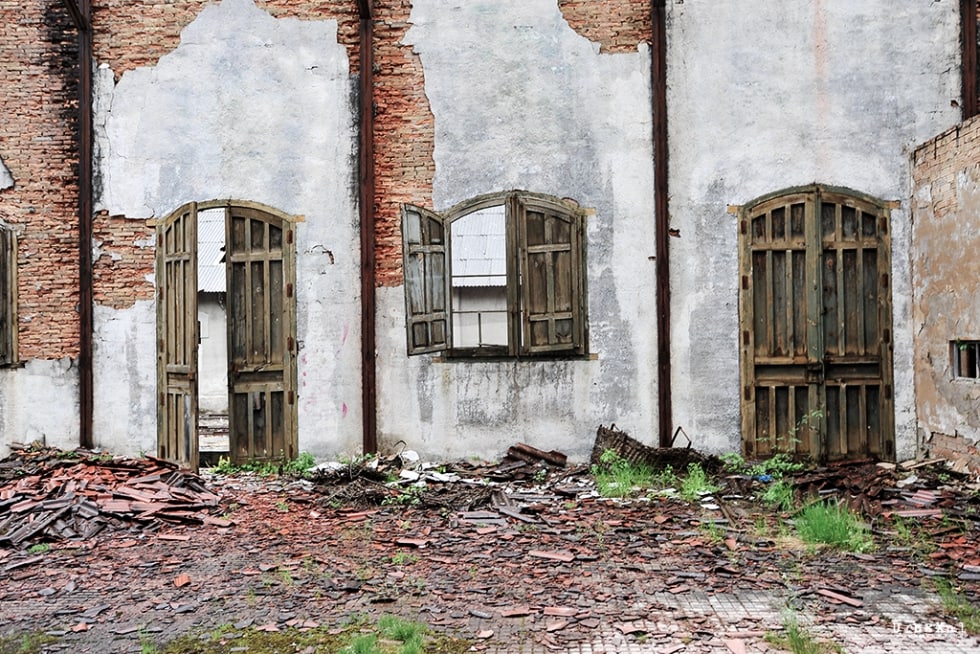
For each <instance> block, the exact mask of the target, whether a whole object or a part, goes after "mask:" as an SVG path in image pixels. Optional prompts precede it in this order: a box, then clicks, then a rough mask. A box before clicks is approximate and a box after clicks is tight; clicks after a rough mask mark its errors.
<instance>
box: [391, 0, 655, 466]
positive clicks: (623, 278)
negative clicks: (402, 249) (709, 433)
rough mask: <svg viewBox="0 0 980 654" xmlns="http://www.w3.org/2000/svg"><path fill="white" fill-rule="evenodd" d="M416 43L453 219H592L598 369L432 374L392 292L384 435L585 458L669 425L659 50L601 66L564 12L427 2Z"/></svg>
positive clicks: (636, 50)
mask: <svg viewBox="0 0 980 654" xmlns="http://www.w3.org/2000/svg"><path fill="white" fill-rule="evenodd" d="M409 23H410V24H411V26H410V27H409V29H408V31H407V33H406V34H405V36H404V42H405V43H406V44H408V45H410V46H411V47H412V50H413V52H414V53H415V54H416V55H417V57H418V59H419V61H420V62H421V67H422V72H423V74H424V93H425V97H426V98H427V99H428V104H429V107H430V108H431V111H432V115H433V117H434V133H435V140H434V149H433V155H432V156H433V159H434V162H435V168H434V176H433V181H432V198H431V201H427V199H426V198H424V197H417V198H412V199H411V201H413V202H416V203H419V204H424V205H425V206H429V207H430V208H433V209H436V210H442V209H445V208H447V207H449V206H452V205H453V204H455V203H457V202H460V201H462V200H465V199H468V198H471V197H474V196H476V195H480V194H484V193H490V192H496V191H504V190H508V189H513V188H520V189H527V190H531V191H537V192H541V193H548V194H552V195H556V196H559V197H569V198H573V199H575V200H577V201H578V202H579V203H580V204H581V205H582V206H584V207H589V208H591V209H594V212H595V214H594V215H593V216H590V217H589V219H588V254H587V260H588V271H589V272H588V293H589V315H590V328H591V345H590V349H591V352H593V353H594V354H595V357H594V358H593V359H592V360H585V361H583V360H579V361H533V360H527V361H496V362H492V361H491V362H484V361H481V362H472V361H471V362H450V361H442V362H439V361H434V360H433V359H432V357H428V356H423V357H412V358H409V357H407V356H406V353H405V331H404V302H405V300H404V295H403V289H402V288H401V287H398V286H396V287H391V288H384V289H381V290H380V291H379V294H378V299H379V308H378V316H379V348H378V349H379V359H378V362H379V397H381V398H393V397H397V398H400V399H399V401H398V402H397V403H394V404H393V403H390V402H384V401H382V402H381V403H379V404H380V406H379V411H380V415H379V430H380V432H381V439H382V440H383V441H384V442H385V443H390V444H393V443H395V442H397V441H399V440H404V441H405V442H407V443H408V445H409V447H413V448H415V449H418V450H420V451H422V452H424V453H431V454H439V455H440V456H447V457H452V456H470V455H474V456H498V455H500V454H501V453H503V452H504V451H505V450H506V449H507V447H508V446H509V445H511V444H513V443H514V442H516V441H525V442H528V443H531V444H533V445H535V446H538V447H542V448H544V449H553V448H554V449H560V450H562V451H564V452H566V453H569V454H570V455H572V456H578V457H580V458H581V457H583V456H586V455H587V453H588V449H589V448H590V447H591V444H592V439H593V437H594V434H595V429H596V426H597V425H598V424H599V423H601V422H605V423H607V424H608V423H609V422H611V421H616V422H617V423H618V424H620V425H621V426H623V427H624V428H627V429H632V430H634V431H635V432H636V433H637V434H638V435H639V437H641V438H644V439H648V438H649V437H650V435H651V434H652V433H653V432H652V430H653V425H655V419H656V408H655V397H656V393H655V382H654V372H655V370H656V363H655V359H654V353H655V347H656V333H655V328H654V327H653V326H654V325H655V319H654V317H653V314H654V298H653V294H652V293H651V292H648V290H647V289H648V288H651V287H652V284H653V281H652V280H653V262H652V261H651V259H650V257H651V255H652V254H653V252H654V242H653V236H652V230H651V229H650V228H649V225H650V223H651V221H652V213H653V210H652V207H653V196H652V170H653V160H652V146H651V129H652V127H651V119H650V85H649V79H650V76H649V70H650V57H649V47H648V46H647V44H646V43H644V42H642V41H640V42H634V43H633V44H632V49H631V51H630V52H628V53H619V54H601V53H600V48H599V47H598V45H597V44H596V43H593V42H591V41H590V40H589V39H587V38H585V37H583V36H582V35H580V34H578V33H576V31H575V30H573V29H572V28H571V27H570V26H569V24H568V22H567V21H566V20H565V17H564V16H563V15H562V12H561V11H560V10H559V7H558V4H557V3H556V2H554V0H534V1H531V2H528V1H523V0H522V1H520V2H517V1H513V0H511V1H504V2H500V1H494V2H487V1H482V2H466V3H458V4H456V5H454V6H453V7H452V9H451V10H447V8H446V7H445V4H444V3H440V2H435V1H432V0H428V1H416V2H414V3H413V5H412V11H411V15H410V17H409Z"/></svg>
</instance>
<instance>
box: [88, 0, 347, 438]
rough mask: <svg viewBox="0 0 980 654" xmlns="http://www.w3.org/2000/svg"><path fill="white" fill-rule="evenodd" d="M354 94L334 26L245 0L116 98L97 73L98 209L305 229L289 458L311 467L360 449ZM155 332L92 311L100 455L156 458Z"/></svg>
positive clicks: (148, 312)
mask: <svg viewBox="0 0 980 654" xmlns="http://www.w3.org/2000/svg"><path fill="white" fill-rule="evenodd" d="M353 84H354V82H353V81H352V79H351V77H350V73H349V64H348V59H347V52H346V50H345V48H344V47H343V46H342V45H340V44H338V42H337V24H336V21H322V22H321V21H316V22H312V21H300V20H296V19H289V18H284V19H275V18H273V17H271V16H270V15H269V14H267V13H266V12H264V11H262V10H260V9H258V8H257V7H256V6H255V5H254V4H253V2H252V0H223V1H222V2H221V3H220V4H214V5H209V6H207V7H205V8H204V10H203V11H202V12H201V13H200V15H199V16H198V17H197V18H196V19H195V20H194V21H193V22H192V23H191V24H190V25H188V26H187V27H186V28H185V29H184V31H183V33H182V34H181V41H180V46H179V47H178V48H177V49H175V50H174V51H173V52H171V53H169V54H167V55H165V56H163V57H161V58H160V60H159V61H158V63H157V64H156V65H155V66H152V67H145V68H139V69H136V70H133V71H130V72H127V73H125V74H124V75H123V76H122V78H121V79H120V80H119V82H118V84H115V85H113V77H112V71H111V70H109V69H108V68H107V67H102V68H101V69H100V71H99V74H98V75H97V91H96V92H97V101H96V116H95V122H96V125H97V130H96V136H97V171H98V175H99V180H100V183H101V188H99V189H97V190H98V193H97V198H96V200H97V209H105V210H107V211H108V212H109V213H110V214H111V215H124V216H126V217H127V218H131V219H140V220H145V219H148V218H162V217H164V216H166V215H167V214H168V213H169V212H171V211H173V210H174V209H176V208H177V207H178V206H180V205H181V204H183V203H185V202H188V201H191V200H198V201H204V200H210V199H219V198H232V199H239V200H252V201H257V202H262V203H265V204H267V205H270V206H272V207H275V208H277V209H279V210H282V211H285V212H287V213H290V214H295V215H301V216H304V217H305V220H304V222H301V223H300V224H299V225H298V227H297V229H296V236H297V271H296V281H297V292H296V296H297V334H298V338H299V346H300V350H299V355H298V368H299V371H298V374H299V380H298V381H299V387H298V390H299V447H300V449H301V450H306V451H310V452H312V453H313V454H316V455H324V456H326V455H328V454H332V453H334V452H337V451H343V450H354V449H358V448H359V447H360V442H361V417H360V357H359V346H358V343H359V340H360V336H359V334H358V330H359V326H360V319H359V311H360V306H359V288H360V286H359V262H358V256H359V255H358V252H359V247H358V231H357V229H358V227H357V225H358V219H357V211H356V205H355V198H354V195H353V193H354V191H353V189H354V180H355V170H356V169H355V165H356V157H355V154H356V150H355V147H356V128H355V109H354V107H353V105H352V97H353V94H352V90H353V86H352V85H353ZM151 245H152V244H149V245H148V246H151ZM110 254H113V253H110ZM115 254H118V255H119V256H122V257H125V256H127V253H125V252H120V253H115ZM154 321H155V315H154V309H153V307H152V306H144V305H142V304H138V305H136V306H134V307H131V308H129V309H124V310H111V309H105V308H101V307H97V310H96V313H95V329H96V351H95V434H96V438H97V439H98V441H99V443H101V444H104V445H105V446H111V447H112V449H113V450H114V451H120V452H134V451H136V450H138V449H145V450H147V451H153V450H154V449H155V445H154V443H155V437H156V427H155V420H156V417H155V416H156V413H155V411H156V407H155V402H154V397H155V390H156V378H155V372H154V370H155V349H154V341H155V327H154V326H153V325H154ZM120 339H123V340H120ZM125 339H130V340H128V341H127V340H125ZM130 341H131V342H130ZM120 342H126V343H127V347H125V348H123V347H119V343H120ZM132 367H137V368H138V369H139V374H135V373H134V374H129V373H128V372H127V374H126V375H121V374H120V371H128V370H130V369H131V368H132ZM123 386H126V387H127V388H126V390H125V392H124V390H123V388H122V387H123ZM120 393H122V394H120ZM124 397H125V398H127V399H128V405H127V406H128V417H129V419H128V420H123V419H121V417H120V409H121V407H120V404H121V402H122V401H123V400H121V398H124ZM136 416H138V417H136Z"/></svg>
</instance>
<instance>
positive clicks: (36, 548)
mask: <svg viewBox="0 0 980 654" xmlns="http://www.w3.org/2000/svg"><path fill="white" fill-rule="evenodd" d="M50 549H51V544H50V543H35V544H34V545H31V546H30V547H29V548H28V549H27V551H28V552H30V553H31V554H44V553H46V552H48V551H50Z"/></svg>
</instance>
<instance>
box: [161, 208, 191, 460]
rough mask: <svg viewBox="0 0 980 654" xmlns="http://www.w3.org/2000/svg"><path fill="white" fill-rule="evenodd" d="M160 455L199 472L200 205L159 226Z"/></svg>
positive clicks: (168, 219) (177, 214) (184, 210)
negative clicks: (198, 227)
mask: <svg viewBox="0 0 980 654" xmlns="http://www.w3.org/2000/svg"><path fill="white" fill-rule="evenodd" d="M156 239H157V247H156V276H157V393H158V403H159V406H158V407H157V414H158V415H157V455H158V456H159V457H160V458H161V459H166V460H168V461H173V462H175V463H178V464H180V465H182V466H186V467H188V468H190V469H191V470H197V465H198V442H197V403H198V395H197V344H198V322H197V204H196V203H193V202H192V203H190V204H185V205H184V206H182V207H180V208H179V209H177V210H176V211H175V212H173V213H172V214H170V215H169V216H167V217H166V218H165V219H164V220H162V221H161V222H159V223H157V226H156Z"/></svg>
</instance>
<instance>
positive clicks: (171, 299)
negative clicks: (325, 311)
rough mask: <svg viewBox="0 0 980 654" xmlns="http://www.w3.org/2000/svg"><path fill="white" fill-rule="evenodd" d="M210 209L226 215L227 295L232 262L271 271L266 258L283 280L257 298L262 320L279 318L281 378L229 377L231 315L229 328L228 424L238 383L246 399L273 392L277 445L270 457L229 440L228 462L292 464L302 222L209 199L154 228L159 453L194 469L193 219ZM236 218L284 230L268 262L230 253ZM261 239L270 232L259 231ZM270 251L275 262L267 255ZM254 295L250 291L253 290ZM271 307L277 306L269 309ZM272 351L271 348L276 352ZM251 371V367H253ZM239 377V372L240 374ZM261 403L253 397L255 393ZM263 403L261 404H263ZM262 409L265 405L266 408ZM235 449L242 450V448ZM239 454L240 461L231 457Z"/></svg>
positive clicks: (250, 441) (196, 335)
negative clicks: (277, 399)
mask: <svg viewBox="0 0 980 654" xmlns="http://www.w3.org/2000/svg"><path fill="white" fill-rule="evenodd" d="M210 209H224V215H225V239H226V240H225V251H226V256H225V260H226V279H227V282H228V286H227V293H228V297H229V299H230V298H231V295H232V293H231V291H232V286H231V284H232V277H233V273H232V267H233V265H234V263H236V262H237V263H245V264H246V265H251V266H252V267H257V266H264V267H265V269H266V270H268V268H269V265H268V264H269V261H270V259H274V260H275V261H277V262H279V263H278V264H275V263H274V264H273V266H277V265H281V274H280V275H278V278H277V282H276V284H273V285H269V284H267V283H265V284H261V289H259V293H260V294H262V297H263V301H262V304H263V307H264V308H265V314H266V315H271V314H273V313H274V314H275V315H276V316H277V317H278V321H277V326H276V329H275V334H276V339H275V340H276V342H277V347H278V348H279V349H278V350H277V351H279V353H280V357H279V358H280V361H278V362H277V365H276V369H275V371H273V373H274V375H278V379H274V378H270V375H268V374H266V375H265V377H264V378H259V379H256V378H252V379H244V380H243V379H241V378H240V376H241V375H239V378H236V377H235V375H234V374H233V368H234V366H235V362H234V361H233V359H232V356H231V355H232V349H233V343H232V338H233V337H237V335H233V329H232V326H231V314H230V312H229V319H228V321H227V323H228V326H227V330H228V337H229V338H228V347H229V359H228V367H229V371H228V373H229V374H228V394H229V422H230V423H233V422H234V417H233V416H232V415H231V409H232V402H233V400H234V398H235V395H236V392H237V393H241V392H243V391H242V387H241V384H244V385H245V387H247V390H245V391H244V392H246V393H253V394H256V393H257V394H262V396H263V398H266V399H267V398H269V397H271V395H272V394H276V395H277V396H281V398H282V405H281V411H279V412H278V413H277V419H278V420H279V421H281V429H277V430H276V432H277V434H279V441H278V445H281V446H277V447H275V448H274V451H271V450H270V449H269V448H265V449H264V450H263V449H262V448H261V444H259V443H257V442H256V439H255V438H247V439H246V443H245V450H244V451H243V450H242V448H241V447H237V448H236V443H235V442H234V441H232V442H231V443H230V444H229V445H230V448H231V454H232V460H233V461H235V462H236V463H246V462H249V461H266V460H280V459H284V458H285V459H294V458H295V457H296V456H297V454H298V436H297V423H298V421H297V394H296V377H297V370H296V368H297V367H296V297H295V288H296V263H295V262H296V245H295V225H296V223H297V222H300V221H301V220H302V217H301V216H292V215H289V214H286V213H283V212H281V211H279V210H277V209H275V208H273V207H269V206H267V205H264V204H261V203H258V202H247V201H236V200H210V201H207V202H189V203H187V204H185V205H183V206H181V207H179V208H178V209H176V210H175V211H174V212H172V213H171V214H169V215H168V216H167V217H165V218H164V219H162V220H159V221H154V222H151V223H150V224H151V226H154V227H155V228H156V243H157V248H156V279H157V389H158V406H157V454H158V456H159V457H160V458H162V459H166V460H168V461H174V462H176V463H178V464H180V465H182V466H186V467H188V468H190V469H192V470H196V469H197V467H198V450H199V445H198V429H197V420H198V374H199V371H198V344H199V342H200V325H199V323H198V302H197V291H198V289H197V274H198V271H197V260H198V243H197V218H198V213H199V212H201V211H205V210H210ZM236 217H247V218H248V219H250V220H257V221H260V222H261V223H262V224H264V225H274V226H276V228H278V229H281V230H282V231H281V234H282V242H281V246H280V247H278V248H275V247H273V248H270V247H266V255H267V256H259V257H253V256H252V255H251V254H250V253H245V254H244V255H243V256H238V254H236V253H233V252H232V248H231V247H230V246H229V244H231V243H232V240H231V239H232V237H233V235H232V229H233V228H232V222H233V220H234V219H235V218H236ZM263 233H264V234H265V235H266V236H267V235H268V234H269V233H270V230H269V228H267V227H266V228H264V232H263ZM270 251H271V252H273V254H272V256H271V257H270V256H268V255H269V253H270ZM250 288H252V289H253V290H255V287H254V286H252V287H250ZM277 288H278V289H281V298H280V299H281V302H277V300H275V299H273V291H274V290H275V289H277ZM270 302H271V306H272V307H274V309H273V308H270ZM274 349H275V348H274ZM254 367H255V366H253V368H254ZM260 367H262V368H263V370H262V371H255V370H251V371H246V374H247V373H248V372H251V373H256V372H259V374H261V373H262V372H265V373H268V372H269V370H268V369H269V366H260ZM238 372H239V373H241V372H242V371H241V370H239V371H238ZM255 397H258V395H255ZM266 399H263V400H262V402H265V401H266ZM263 406H265V404H263ZM232 429H234V425H233V424H229V436H230V437H231V435H232V434H234V433H235V432H233V431H231V430H232ZM254 429H255V425H254V421H252V422H250V423H249V430H250V431H249V432H248V434H253V435H254ZM239 445H241V444H240V443H239ZM236 454H237V456H236Z"/></svg>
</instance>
